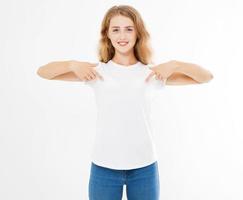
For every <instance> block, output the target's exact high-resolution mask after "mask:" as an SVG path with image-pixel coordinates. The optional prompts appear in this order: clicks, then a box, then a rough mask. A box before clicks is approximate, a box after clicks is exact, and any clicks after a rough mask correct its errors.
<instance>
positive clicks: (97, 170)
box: [38, 5, 213, 200]
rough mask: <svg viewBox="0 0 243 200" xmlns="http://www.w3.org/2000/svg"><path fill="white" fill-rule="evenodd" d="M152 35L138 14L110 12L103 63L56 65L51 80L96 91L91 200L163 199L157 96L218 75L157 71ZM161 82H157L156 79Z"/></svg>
mask: <svg viewBox="0 0 243 200" xmlns="http://www.w3.org/2000/svg"><path fill="white" fill-rule="evenodd" d="M149 37H150V36H149V33H148V32H147V30H146V28H145V25H144V23H143V21H142V18H141V16H140V14H139V13H138V11H137V10H135V9H134V8H133V7H131V6H127V5H120V6H113V7H112V8H110V9H109V10H108V11H107V13H106V14H105V17H104V19H103V21H102V28H101V39H100V46H99V63H95V64H92V63H88V62H80V61H74V60H71V61H63V62H51V63H48V64H47V65H45V66H42V67H40V68H39V70H38V74H39V75H40V76H41V77H43V78H46V79H51V80H66V81H85V84H87V85H89V86H90V87H91V88H92V89H93V90H94V92H95V97H96V102H97V108H98V118H97V133H96V138H95V144H94V150H93V152H92V162H91V172H90V180H89V199H90V200H121V199H122V193H123V185H126V186H127V187H126V188H127V191H126V193H127V198H128V199H129V200H158V199H159V191H160V188H159V186H160V184H159V172H158V163H157V155H156V151H155V148H154V143H153V140H152V139H153V138H152V134H151V127H150V119H149V111H150V107H149V105H150V100H151V94H153V93H151V91H153V90H161V89H162V88H163V87H164V86H165V84H166V85H183V84H195V83H206V82H208V81H209V80H211V79H212V78H213V75H212V74H211V73H210V72H209V71H208V70H205V69H203V68H202V67H200V66H198V65H195V64H192V63H185V62H179V61H175V60H172V61H169V62H166V63H162V64H159V65H157V66H153V67H152V66H151V54H152V53H151V49H150V47H149ZM154 78H155V79H154Z"/></svg>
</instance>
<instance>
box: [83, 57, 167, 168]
mask: <svg viewBox="0 0 243 200" xmlns="http://www.w3.org/2000/svg"><path fill="white" fill-rule="evenodd" d="M95 70H96V71H97V72H98V73H100V74H101V76H102V77H103V79H104V80H103V81H102V80H100V79H99V78H96V79H95V80H91V81H86V82H85V84H87V85H89V86H90V87H91V88H92V89H93V91H94V94H95V100H96V105H97V112H98V113H97V121H96V135H95V140H94V143H93V149H92V153H91V159H92V162H93V163H95V164H97V165H99V166H103V167H107V168H111V169H123V170H127V169H135V168H140V167H144V166H147V165H149V164H151V163H153V162H155V161H156V160H157V154H156V150H155V144H154V141H153V137H152V128H151V121H150V104H151V101H152V98H153V94H154V92H155V91H156V90H157V91H158V90H161V92H162V89H164V87H165V83H164V82H163V81H161V80H157V79H155V76H153V77H151V78H150V81H149V82H145V79H146V78H147V76H148V75H149V74H150V73H151V72H152V70H151V69H149V65H144V64H143V63H141V62H137V63H136V64H133V65H129V66H123V65H120V64H117V63H115V62H113V61H112V60H110V61H109V62H107V63H104V62H99V63H98V65H97V66H96V67H95Z"/></svg>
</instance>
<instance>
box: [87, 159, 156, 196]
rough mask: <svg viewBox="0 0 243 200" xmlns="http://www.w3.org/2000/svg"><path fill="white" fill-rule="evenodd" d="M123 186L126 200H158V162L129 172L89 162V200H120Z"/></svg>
mask: <svg viewBox="0 0 243 200" xmlns="http://www.w3.org/2000/svg"><path fill="white" fill-rule="evenodd" d="M124 184H125V185H126V195H127V199H128V200H159V192H160V182H159V171H158V162H157V161H156V162H154V163H152V164H150V165H147V166H145V167H142V168H136V169H130V170H117V169H110V168H106V167H102V166H98V165H96V164H94V163H93V162H91V171H90V179H89V200H121V199H122V194H123V185H124Z"/></svg>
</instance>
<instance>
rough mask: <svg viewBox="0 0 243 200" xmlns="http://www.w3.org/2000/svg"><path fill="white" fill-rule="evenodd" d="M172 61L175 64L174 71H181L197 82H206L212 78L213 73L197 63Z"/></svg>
mask: <svg viewBox="0 0 243 200" xmlns="http://www.w3.org/2000/svg"><path fill="white" fill-rule="evenodd" d="M172 63H173V65H175V67H174V72H180V73H183V74H185V75H187V76H189V77H191V78H192V79H194V80H196V81H198V82H201V83H203V82H208V81H209V80H211V79H212V78H213V75H212V74H211V72H210V71H209V70H206V69H204V68H203V67H201V66H199V65H197V64H193V63H187V62H181V61H173V62H172Z"/></svg>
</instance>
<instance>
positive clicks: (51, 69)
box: [37, 60, 73, 79]
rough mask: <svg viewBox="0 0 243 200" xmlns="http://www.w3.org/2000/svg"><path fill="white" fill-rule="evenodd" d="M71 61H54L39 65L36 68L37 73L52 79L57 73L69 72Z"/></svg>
mask: <svg viewBox="0 0 243 200" xmlns="http://www.w3.org/2000/svg"><path fill="white" fill-rule="evenodd" d="M72 62H73V61H72V60H69V61H54V62H50V63H48V64H46V65H43V66H41V67H40V68H39V69H38V70H37V74H38V75H39V76H41V77H42V78H46V79H52V78H54V77H56V76H58V75H61V74H65V73H67V72H70V71H71V69H70V66H71V63H72Z"/></svg>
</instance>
